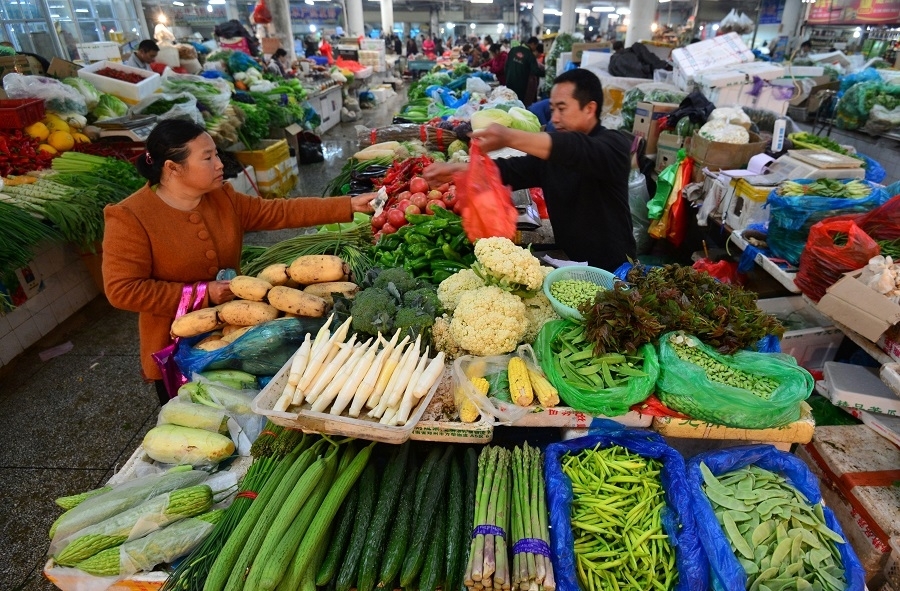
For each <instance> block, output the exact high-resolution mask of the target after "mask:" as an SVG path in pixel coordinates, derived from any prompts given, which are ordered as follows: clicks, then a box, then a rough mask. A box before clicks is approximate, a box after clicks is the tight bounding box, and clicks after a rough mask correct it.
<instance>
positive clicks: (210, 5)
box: [206, 4, 213, 12]
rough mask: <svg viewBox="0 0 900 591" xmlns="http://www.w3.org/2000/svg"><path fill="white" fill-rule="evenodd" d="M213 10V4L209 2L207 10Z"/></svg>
mask: <svg viewBox="0 0 900 591" xmlns="http://www.w3.org/2000/svg"><path fill="white" fill-rule="evenodd" d="M212 11H213V7H212V4H207V5H206V12H212Z"/></svg>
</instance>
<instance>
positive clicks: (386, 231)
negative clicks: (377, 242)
mask: <svg viewBox="0 0 900 591" xmlns="http://www.w3.org/2000/svg"><path fill="white" fill-rule="evenodd" d="M396 231H397V228H395V227H394V226H392V225H390V224H385V225H384V226H382V227H381V233H382V234H393V233H394V232H396Z"/></svg>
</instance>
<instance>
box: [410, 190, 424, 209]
mask: <svg viewBox="0 0 900 591" xmlns="http://www.w3.org/2000/svg"><path fill="white" fill-rule="evenodd" d="M410 201H411V202H412V204H413V205H415V206H416V207H418V208H419V209H425V206H426V205H428V197H426V196H425V193H413V196H412V197H411V198H410Z"/></svg>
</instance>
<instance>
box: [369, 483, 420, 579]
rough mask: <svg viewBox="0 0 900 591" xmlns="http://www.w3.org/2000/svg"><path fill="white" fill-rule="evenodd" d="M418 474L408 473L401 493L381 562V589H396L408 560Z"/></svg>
mask: <svg viewBox="0 0 900 591" xmlns="http://www.w3.org/2000/svg"><path fill="white" fill-rule="evenodd" d="M417 473H418V471H417V470H415V469H410V470H408V471H407V472H406V478H405V481H404V483H403V490H401V491H400V502H399V503H398V504H397V518H396V519H395V520H394V524H393V526H391V535H390V536H389V537H388V542H387V550H385V552H384V560H382V561H381V575H380V576H379V577H378V587H379V588H383V589H393V588H394V585H393V584H394V580H395V579H396V578H397V575H398V574H399V573H400V567H402V566H403V559H404V558H406V545H407V544H408V543H409V534H410V530H411V529H412V523H413V506H414V504H415V496H416V475H417Z"/></svg>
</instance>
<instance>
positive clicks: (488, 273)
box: [473, 238, 544, 295]
mask: <svg viewBox="0 0 900 591" xmlns="http://www.w3.org/2000/svg"><path fill="white" fill-rule="evenodd" d="M475 258H476V259H477V260H478V262H477V263H476V264H475V265H474V266H473V268H474V270H475V272H476V273H478V275H479V276H480V277H481V278H482V279H484V281H485V283H487V284H490V285H497V286H499V287H501V288H503V289H505V290H506V291H513V292H514V291H525V292H534V291H536V290H538V289H540V288H541V285H542V284H543V283H544V273H543V272H542V271H541V262H540V261H539V260H538V259H537V258H535V256H534V255H532V254H531V253H530V252H529V251H527V250H526V249H524V248H521V247H519V246H516V245H515V244H513V242H512V240H509V239H508V238H482V239H481V240H478V241H477V242H476V243H475ZM529 295H533V294H529Z"/></svg>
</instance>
